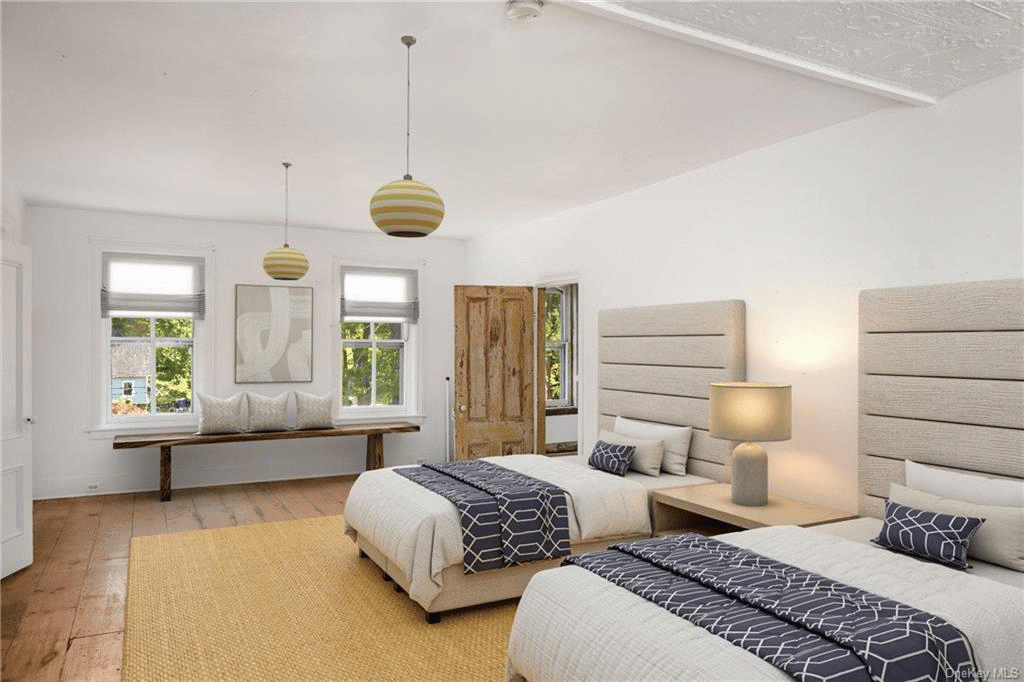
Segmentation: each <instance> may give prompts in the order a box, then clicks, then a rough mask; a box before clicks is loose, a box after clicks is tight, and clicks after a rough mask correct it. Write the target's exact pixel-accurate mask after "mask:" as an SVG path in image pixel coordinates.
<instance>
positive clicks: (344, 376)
mask: <svg viewBox="0 0 1024 682" xmlns="http://www.w3.org/2000/svg"><path fill="white" fill-rule="evenodd" d="M340 277H341V323H340V325H339V328H340V339H339V346H340V357H339V367H340V371H339V395H340V400H339V401H338V402H339V412H340V414H341V416H342V417H343V418H345V417H364V416H370V415H372V416H373V417H374V418H379V417H387V416H390V415H395V416H398V415H405V414H410V413H412V412H414V411H415V409H416V405H415V403H416V399H415V396H416V392H415V386H416V383H417V382H416V373H415V371H416V361H415V359H416V351H415V348H416V335H417V322H418V319H419V301H418V295H417V286H418V273H417V272H416V271H415V270H404V269H394V268H369V267H355V266H342V268H341V272H340Z"/></svg>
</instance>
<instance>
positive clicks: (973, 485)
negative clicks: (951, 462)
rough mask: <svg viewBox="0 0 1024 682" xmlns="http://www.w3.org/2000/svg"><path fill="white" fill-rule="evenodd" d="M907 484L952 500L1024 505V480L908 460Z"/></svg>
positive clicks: (995, 504) (1010, 505)
mask: <svg viewBox="0 0 1024 682" xmlns="http://www.w3.org/2000/svg"><path fill="white" fill-rule="evenodd" d="M906 478H907V487H908V488H910V489H911V490H920V491H921V492H925V493H931V494H932V495H938V496H939V497H945V498H947V499H950V500H963V501H964V502H973V503H974V504H988V505H994V506H997V507H1024V481H1011V480H1009V479H1005V478H992V477H991V476H982V475H979V474H968V473H964V472H962V471H952V470H950V469H942V468H940V467H935V466H930V465H928V464H918V463H917V462H911V461H910V460H909V459H908V460H906Z"/></svg>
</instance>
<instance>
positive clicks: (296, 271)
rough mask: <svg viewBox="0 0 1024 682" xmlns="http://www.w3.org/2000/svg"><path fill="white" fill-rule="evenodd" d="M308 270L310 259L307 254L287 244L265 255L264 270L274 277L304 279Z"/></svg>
mask: <svg viewBox="0 0 1024 682" xmlns="http://www.w3.org/2000/svg"><path fill="white" fill-rule="evenodd" d="M307 270H309V259H308V258H306V254H304V253H302V252H301V251H299V250H298V249H293V248H292V247H290V246H288V245H287V244H285V245H284V246H279V247H277V248H276V249H271V250H270V251H267V255H265V256H263V271H264V272H266V273H267V274H268V275H270V276H271V277H273V278H274V279H284V280H296V279H302V276H303V275H305V274H306V271H307Z"/></svg>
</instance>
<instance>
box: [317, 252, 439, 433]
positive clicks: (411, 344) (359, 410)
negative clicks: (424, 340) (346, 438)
mask: <svg viewBox="0 0 1024 682" xmlns="http://www.w3.org/2000/svg"><path fill="white" fill-rule="evenodd" d="M419 265H420V264H419V263H416V264H411V263H402V262H388V263H381V262H372V263H368V262H365V261H353V260H350V259H341V258H335V259H334V278H335V282H334V290H335V295H334V301H335V304H336V305H335V306H334V315H333V318H334V325H333V326H334V344H335V353H334V358H335V362H334V377H333V378H334V387H335V390H336V391H337V396H338V399H337V400H335V401H334V404H335V408H334V421H335V422H336V423H353V422H364V421H377V422H379V421H415V422H420V421H422V420H423V414H422V413H421V411H420V405H422V404H423V395H422V381H421V379H420V373H421V368H422V356H421V354H422V349H421V343H420V338H421V329H420V325H421V324H422V322H423V317H422V316H420V318H419V319H418V320H417V321H416V322H411V323H410V322H406V323H403V325H402V326H403V329H404V331H405V350H404V353H403V363H402V365H403V366H402V379H401V383H402V392H403V395H402V398H403V402H402V404H400V405H344V404H343V403H344V399H343V395H342V391H341V388H342V383H341V382H342V349H343V342H342V338H341V328H342V324H343V322H344V320H342V319H341V315H340V309H339V305H340V301H341V296H342V290H343V287H342V284H343V282H342V277H344V271H345V269H346V268H358V269H367V270H369V269H379V270H382V271H387V270H392V271H393V270H409V271H414V272H415V273H416V280H417V286H418V283H419V281H420V280H421V279H422V275H423V273H422V271H421V269H420V267H419ZM420 300H422V297H420ZM358 319H359V320H365V321H369V320H370V318H358ZM352 321H356V320H352ZM382 321H386V320H382ZM368 341H369V340H368Z"/></svg>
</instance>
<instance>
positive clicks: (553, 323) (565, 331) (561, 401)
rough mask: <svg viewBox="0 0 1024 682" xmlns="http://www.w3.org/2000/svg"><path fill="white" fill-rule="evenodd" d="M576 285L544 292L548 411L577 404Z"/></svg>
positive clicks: (545, 376) (545, 382) (545, 369)
mask: <svg viewBox="0 0 1024 682" xmlns="http://www.w3.org/2000/svg"><path fill="white" fill-rule="evenodd" d="M576 290H577V287H576V285H575V284H565V285H561V286H551V287H545V289H544V296H545V300H544V315H545V319H544V337H545V339H544V349H545V359H546V363H545V368H544V384H545V390H546V393H547V395H546V404H547V407H548V409H549V410H550V409H558V408H571V407H575V405H576V396H575V377H576Z"/></svg>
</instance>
